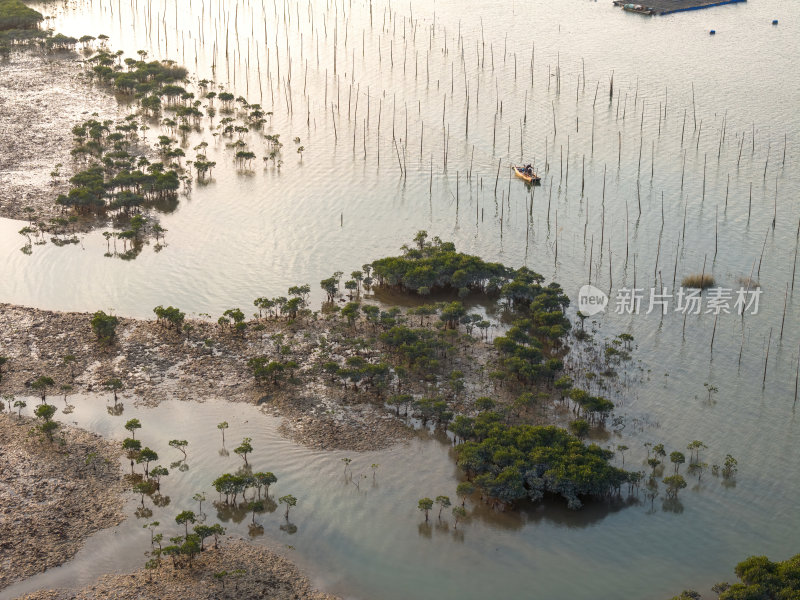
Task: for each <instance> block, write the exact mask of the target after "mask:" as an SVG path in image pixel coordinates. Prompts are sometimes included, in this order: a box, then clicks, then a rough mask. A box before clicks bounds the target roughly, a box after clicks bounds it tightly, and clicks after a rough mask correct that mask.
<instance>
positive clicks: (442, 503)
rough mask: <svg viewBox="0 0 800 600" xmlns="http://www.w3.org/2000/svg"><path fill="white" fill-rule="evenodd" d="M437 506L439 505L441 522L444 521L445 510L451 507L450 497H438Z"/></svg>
mask: <svg viewBox="0 0 800 600" xmlns="http://www.w3.org/2000/svg"><path fill="white" fill-rule="evenodd" d="M436 504H438V505H439V516H438V518H439V520H441V519H442V510H444V509H445V508H449V507H450V497H449V496H436Z"/></svg>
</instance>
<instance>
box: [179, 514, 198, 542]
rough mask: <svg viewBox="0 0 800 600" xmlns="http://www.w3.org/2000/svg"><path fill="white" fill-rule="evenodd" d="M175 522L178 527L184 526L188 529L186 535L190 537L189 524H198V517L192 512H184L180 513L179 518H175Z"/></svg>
mask: <svg viewBox="0 0 800 600" xmlns="http://www.w3.org/2000/svg"><path fill="white" fill-rule="evenodd" d="M175 522H176V523H177V524H178V525H183V526H184V527H185V528H186V535H187V536H188V535H189V523H192V524H194V523H196V522H197V516H196V515H195V514H194V512H192V511H191V510H184V511H182V512H180V513H178V516H177V517H175Z"/></svg>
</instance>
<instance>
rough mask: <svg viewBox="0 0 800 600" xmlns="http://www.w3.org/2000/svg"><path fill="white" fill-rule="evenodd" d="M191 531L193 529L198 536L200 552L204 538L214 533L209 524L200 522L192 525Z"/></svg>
mask: <svg viewBox="0 0 800 600" xmlns="http://www.w3.org/2000/svg"><path fill="white" fill-rule="evenodd" d="M192 531H194V532H195V534H196V535H197V537H198V538H200V552H202V551H203V550H205V548H204V542H205V540H206V538H207V537H209V536H211V535H214V530H213V528H212V527H211V526H210V525H203V524H200V525H195V526H194V527H192Z"/></svg>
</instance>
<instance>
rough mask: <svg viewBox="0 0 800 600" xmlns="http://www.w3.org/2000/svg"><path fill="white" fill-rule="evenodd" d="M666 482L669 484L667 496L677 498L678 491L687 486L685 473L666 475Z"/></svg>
mask: <svg viewBox="0 0 800 600" xmlns="http://www.w3.org/2000/svg"><path fill="white" fill-rule="evenodd" d="M664 484H665V485H666V486H667V497H668V498H677V497H678V492H679V491H680V490H682V489H683V488H685V487H686V480H685V479H684V478H683V475H670V476H669V477H664Z"/></svg>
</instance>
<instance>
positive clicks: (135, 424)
mask: <svg viewBox="0 0 800 600" xmlns="http://www.w3.org/2000/svg"><path fill="white" fill-rule="evenodd" d="M141 428H142V423H141V421H139V419H130V420H129V421H128V422H127V423H125V429H127V430H128V431H130V432H131V438H133V439H134V440H135V439H136V430H137V429H141Z"/></svg>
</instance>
